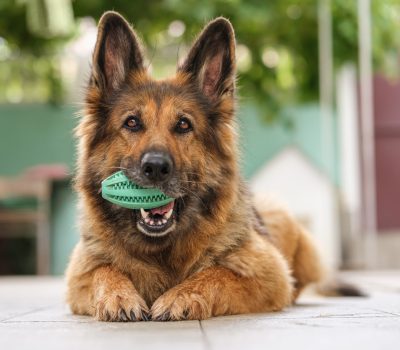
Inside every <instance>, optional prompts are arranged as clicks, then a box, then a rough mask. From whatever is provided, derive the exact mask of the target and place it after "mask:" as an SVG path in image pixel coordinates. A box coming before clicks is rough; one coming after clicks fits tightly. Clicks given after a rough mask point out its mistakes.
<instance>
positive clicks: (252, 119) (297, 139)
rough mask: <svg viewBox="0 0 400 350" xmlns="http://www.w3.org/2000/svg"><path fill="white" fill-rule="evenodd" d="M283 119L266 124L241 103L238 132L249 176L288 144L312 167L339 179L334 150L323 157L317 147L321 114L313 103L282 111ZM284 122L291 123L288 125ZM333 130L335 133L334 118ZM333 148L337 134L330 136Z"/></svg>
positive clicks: (252, 108) (243, 164)
mask: <svg viewBox="0 0 400 350" xmlns="http://www.w3.org/2000/svg"><path fill="white" fill-rule="evenodd" d="M284 114H285V123H279V122H277V123H273V124H268V123H267V122H265V121H263V120H262V118H260V115H259V111H257V110H256V109H255V108H254V107H251V106H245V107H244V108H242V110H241V112H240V114H239V132H240V136H241V149H242V169H243V173H244V175H245V176H246V177H247V178H250V177H251V176H252V175H253V174H254V173H255V172H256V171H257V170H258V169H260V167H262V166H263V165H264V164H265V163H266V162H267V161H269V160H271V159H272V158H273V157H274V156H275V155H276V154H277V153H278V152H279V151H280V150H281V149H282V148H284V147H286V146H288V145H294V146H296V147H298V148H299V149H300V150H301V151H302V152H303V153H304V154H305V155H306V156H307V157H309V158H310V160H311V162H312V163H314V165H315V166H316V167H318V168H319V169H320V170H322V171H323V172H324V173H326V174H327V175H328V176H329V178H330V179H331V180H332V181H333V182H334V183H335V184H338V183H339V180H340V179H339V175H338V174H339V172H338V170H339V169H338V165H339V162H338V154H337V152H334V153H335V154H334V161H333V163H332V162H329V161H327V160H326V159H324V154H323V148H322V147H321V117H320V112H319V106H318V104H316V103H313V104H307V105H302V106H297V107H292V108H287V109H286V110H285V111H284ZM287 124H289V125H292V126H291V127H288V126H287ZM333 127H334V130H333V133H334V135H336V122H335V120H334V125H333ZM333 139H334V143H335V144H334V147H333V149H334V150H336V149H337V138H336V137H335V136H334V137H333Z"/></svg>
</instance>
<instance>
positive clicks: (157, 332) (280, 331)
mask: <svg viewBox="0 0 400 350" xmlns="http://www.w3.org/2000/svg"><path fill="white" fill-rule="evenodd" d="M343 276H344V278H345V279H346V280H348V281H353V282H357V283H359V285H361V286H363V287H364V289H365V290H366V291H368V292H369V293H370V297H368V298H322V297H317V296H311V295H308V296H303V297H302V298H301V299H300V301H299V304H298V305H297V306H295V307H292V308H289V309H287V310H285V311H283V312H279V313H274V314H258V315H242V316H230V317H220V318H215V319H211V320H207V321H202V322H198V321H186V322H166V323H159V322H139V323H102V322H95V321H93V320H92V319H91V318H89V317H80V316H73V315H71V314H70V313H69V310H68V308H67V307H66V306H65V304H64V303H63V293H64V285H63V281H62V280H61V279H54V278H0V349H4V350H5V349H17V350H23V349H29V350H36V349H39V348H40V349H41V350H46V349H52V350H62V349H73V350H80V349H91V348H93V349H94V348H95V349H96V350H101V349H113V350H114V349H115V350H124V349H138V350H139V349H140V350H145V349H159V348H162V349H163V350H168V349H185V350H196V349H229V350H234V349H241V350H242V349H245V350H248V349H283V350H285V349H302V348H304V349H307V350H308V349H321V350H323V349H335V350H343V349H352V350H367V349H379V350H385V349H400V271H399V272H397V271H396V272H368V273H367V272H358V273H346V274H343Z"/></svg>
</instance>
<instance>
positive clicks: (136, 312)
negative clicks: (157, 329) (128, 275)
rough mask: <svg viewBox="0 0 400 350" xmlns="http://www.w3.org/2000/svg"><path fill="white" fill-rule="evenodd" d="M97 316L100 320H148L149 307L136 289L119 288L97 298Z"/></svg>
mask: <svg viewBox="0 0 400 350" xmlns="http://www.w3.org/2000/svg"><path fill="white" fill-rule="evenodd" d="M96 299H97V300H96V302H95V315H94V316H95V318H96V319H97V320H99V321H112V322H128V321H148V320H149V319H150V317H149V308H148V307H147V305H146V302H145V301H144V300H143V299H142V297H141V296H140V295H139V294H138V293H137V291H136V290H134V289H126V288H125V289H124V288H117V289H116V290H114V291H112V292H109V293H102V295H101V296H98V297H97V298H96Z"/></svg>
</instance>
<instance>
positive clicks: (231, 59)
mask: <svg viewBox="0 0 400 350" xmlns="http://www.w3.org/2000/svg"><path fill="white" fill-rule="evenodd" d="M178 71H181V72H185V73H188V74H189V75H190V76H191V78H192V79H193V81H194V83H196V84H198V85H199V87H200V89H201V90H202V91H203V93H204V94H205V95H206V96H207V97H208V98H210V99H211V100H212V101H216V100H218V99H219V98H220V97H222V96H223V95H225V94H230V95H232V94H233V93H234V90H235V34H234V31H233V27H232V25H231V23H230V22H229V21H228V20H227V19H225V18H223V17H219V18H217V19H215V20H213V21H212V22H210V23H209V24H208V25H207V26H206V27H205V28H204V29H203V31H202V32H201V33H200V35H199V37H198V38H197V40H196V41H195V43H194V44H193V46H192V48H191V49H190V51H189V54H188V56H187V57H186V59H185V60H184V62H183V64H182V65H181V66H180V67H179V68H178Z"/></svg>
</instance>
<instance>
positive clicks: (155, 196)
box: [101, 171, 174, 209]
mask: <svg viewBox="0 0 400 350" xmlns="http://www.w3.org/2000/svg"><path fill="white" fill-rule="evenodd" d="M101 195H102V197H103V198H104V199H106V200H108V201H109V202H111V203H114V204H117V205H119V206H121V207H124V208H128V209H141V208H143V209H153V208H158V207H162V206H163V205H166V204H168V203H170V202H172V201H173V200H174V198H171V197H168V196H167V195H166V194H164V193H162V192H161V191H160V190H158V189H155V188H144V187H141V186H139V185H136V184H135V183H134V182H132V181H131V180H129V179H128V178H127V177H126V175H125V174H124V173H123V171H118V172H116V173H114V174H112V175H111V176H109V177H107V178H106V179H105V180H103V181H102V182H101Z"/></svg>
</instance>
